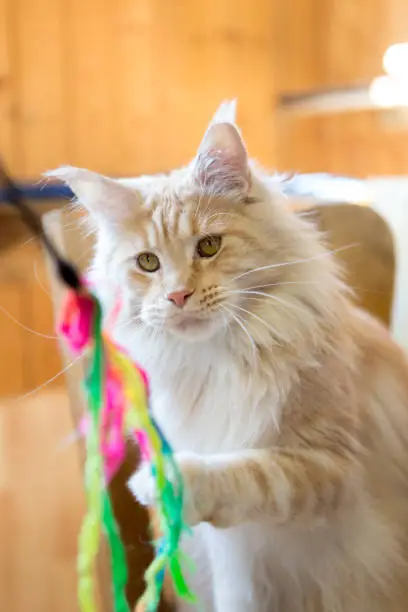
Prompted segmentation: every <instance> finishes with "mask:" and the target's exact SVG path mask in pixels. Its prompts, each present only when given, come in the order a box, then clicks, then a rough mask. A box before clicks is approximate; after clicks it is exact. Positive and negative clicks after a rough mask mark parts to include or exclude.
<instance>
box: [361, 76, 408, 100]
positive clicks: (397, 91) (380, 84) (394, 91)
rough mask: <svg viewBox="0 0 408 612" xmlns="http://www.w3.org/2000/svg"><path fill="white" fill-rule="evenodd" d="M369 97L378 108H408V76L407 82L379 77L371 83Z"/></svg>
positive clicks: (388, 77)
mask: <svg viewBox="0 0 408 612" xmlns="http://www.w3.org/2000/svg"><path fill="white" fill-rule="evenodd" d="M368 95H369V96H370V100H371V101H372V102H373V104H375V105H376V106H382V107H384V108H392V107H396V106H408V76H407V79H406V80H403V79H396V78H393V77H391V76H388V75H384V76H380V77H377V78H376V79H374V81H373V82H372V83H371V85H370V90H369V94H368Z"/></svg>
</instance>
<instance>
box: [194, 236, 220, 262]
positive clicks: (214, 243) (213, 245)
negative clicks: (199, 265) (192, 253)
mask: <svg viewBox="0 0 408 612" xmlns="http://www.w3.org/2000/svg"><path fill="white" fill-rule="evenodd" d="M220 248H221V236H206V237H205V238H201V240H199V242H198V243H197V254H198V255H199V256H200V257H214V255H216V254H217V253H218V251H219V250H220Z"/></svg>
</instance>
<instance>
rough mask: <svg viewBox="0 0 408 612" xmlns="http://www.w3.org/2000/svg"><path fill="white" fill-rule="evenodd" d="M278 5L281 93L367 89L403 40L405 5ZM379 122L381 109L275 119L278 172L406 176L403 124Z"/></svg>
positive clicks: (407, 137)
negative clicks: (390, 49) (391, 48)
mask: <svg viewBox="0 0 408 612" xmlns="http://www.w3.org/2000/svg"><path fill="white" fill-rule="evenodd" d="M277 7H278V8H277V21H278V23H279V28H278V36H277V39H276V59H277V63H276V87H277V91H278V92H292V93H293V92H298V91H304V90H308V89H314V88H319V87H336V86H345V85H346V86H347V85H353V84H356V83H360V82H362V83H369V82H370V81H371V79H372V78H374V77H375V76H378V75H379V74H381V73H382V56H383V53H384V51H385V50H386V48H387V47H388V46H389V45H390V44H392V43H395V42H400V41H404V40H408V30H407V28H406V24H407V23H408V3H407V2H406V0H392V2H388V1H386V0H359V1H358V2H356V1H355V0H342V1H341V2H340V1H337V0H325V1H324V2H323V1H321V0H277ZM295 15H296V18H295V17H294V16H295ZM299 17H300V18H299ZM384 119H385V117H384V113H382V112H380V111H370V112H360V113H347V114H341V113H339V114H337V115H332V116H320V117H307V118H291V117H289V116H287V115H286V116H285V115H284V114H279V115H278V116H277V117H276V129H277V133H278V136H277V142H278V145H277V151H278V155H277V158H278V167H279V169H285V170H287V169H291V170H295V171H303V172H320V171H328V172H334V173H339V174H346V175H353V176H360V177H364V176H367V175H375V174H407V173H408V127H407V123H405V125H402V124H401V125H398V124H397V125H396V126H394V128H393V129H392V130H390V129H389V125H388V123H387V121H385V120H384Z"/></svg>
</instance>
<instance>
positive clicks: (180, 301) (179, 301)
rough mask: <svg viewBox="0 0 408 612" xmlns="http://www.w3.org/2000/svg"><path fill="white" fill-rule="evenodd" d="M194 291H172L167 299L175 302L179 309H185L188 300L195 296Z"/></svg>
mask: <svg viewBox="0 0 408 612" xmlns="http://www.w3.org/2000/svg"><path fill="white" fill-rule="evenodd" d="M193 293H194V291H190V290H189V289H180V290H179V291H172V292H171V293H169V294H168V295H167V299H168V300H170V302H173V304H174V305H175V306H177V307H178V308H183V306H184V304H185V303H186V302H187V300H188V298H189V297H190V296H191V295H193Z"/></svg>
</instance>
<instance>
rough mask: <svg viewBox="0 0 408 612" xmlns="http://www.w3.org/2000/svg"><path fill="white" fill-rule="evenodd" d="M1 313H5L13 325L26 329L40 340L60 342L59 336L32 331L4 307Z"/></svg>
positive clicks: (0, 309)
mask: <svg viewBox="0 0 408 612" xmlns="http://www.w3.org/2000/svg"><path fill="white" fill-rule="evenodd" d="M0 311H1V312H3V313H4V314H5V315H6V316H7V317H8V318H9V319H10V321H13V323H15V324H16V325H18V326H19V327H21V328H22V329H25V331H28V332H30V333H31V334H34V336H38V337H39V338H45V339H46V340H58V336H51V335H48V334H42V333H41V332H39V331H36V330H35V329H31V328H30V327H27V326H26V325H24V323H21V322H20V321H19V320H18V319H16V318H15V317H14V316H13V315H12V314H11V313H10V312H9V311H8V310H6V309H5V308H4V307H3V306H0Z"/></svg>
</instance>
